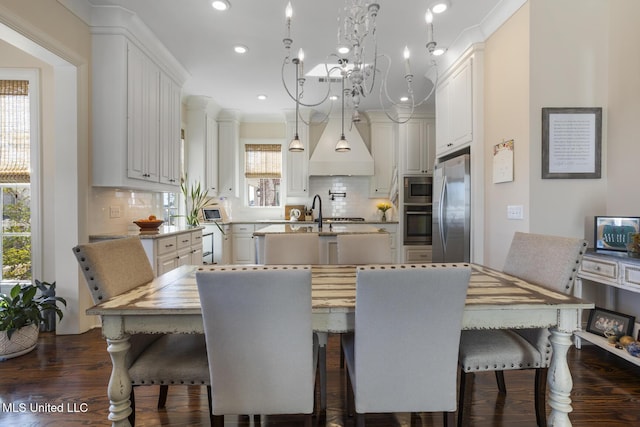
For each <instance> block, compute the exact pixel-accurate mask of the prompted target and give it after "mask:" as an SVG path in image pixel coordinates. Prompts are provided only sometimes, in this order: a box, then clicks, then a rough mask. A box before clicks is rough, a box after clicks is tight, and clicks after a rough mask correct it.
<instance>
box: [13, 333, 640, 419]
mask: <svg viewBox="0 0 640 427" xmlns="http://www.w3.org/2000/svg"><path fill="white" fill-rule="evenodd" d="M338 351H339V349H338V341H337V339H336V337H331V339H330V341H329V355H328V375H329V390H328V410H327V416H326V420H317V419H316V420H315V422H316V424H319V425H326V426H332V427H338V426H345V425H349V426H351V425H353V421H352V420H350V419H349V420H346V421H345V416H344V403H343V402H344V400H343V396H344V376H343V371H342V370H341V369H340V368H339V366H338V360H339V358H338V355H339V353H338ZM568 357H569V364H570V368H571V372H572V374H573V382H574V391H573V409H574V411H573V413H572V414H571V420H572V422H573V425H574V426H576V427H580V426H606V427H618V426H619V427H629V426H640V368H638V367H636V366H635V365H631V364H629V363H628V362H625V361H623V360H621V359H619V358H616V357H615V356H612V355H609V354H608V353H606V352H604V351H603V350H600V349H598V348H593V347H586V348H583V349H582V350H576V349H572V350H570V352H569V356H568ZM427 368H428V367H425V369H427ZM433 368H434V369H437V367H433ZM110 370H111V363H110V360H109V357H108V354H107V352H106V345H105V342H104V341H103V340H102V338H101V337H100V331H99V330H93V331H90V332H87V333H85V334H82V335H71V336H55V335H54V334H53V333H43V334H41V337H40V343H39V345H38V347H37V349H36V350H34V351H33V352H31V353H30V354H28V355H25V356H22V357H19V358H16V359H11V360H7V361H5V362H0V426H34V427H36V426H38V427H42V426H65V427H67V426H92V425H102V426H104V425H109V423H108V422H107V408H108V400H107V398H106V385H107V382H108V379H109V374H110ZM506 381H507V388H508V393H507V395H506V396H500V395H499V394H498V393H497V390H496V386H495V380H494V376H493V374H490V373H489V374H480V375H476V380H475V387H474V389H473V396H472V404H471V407H470V408H468V409H467V414H468V418H467V417H465V418H467V419H466V420H465V423H464V424H465V425H466V426H478V427H511V426H514V427H528V426H535V415H534V413H533V395H532V390H533V375H532V373H531V372H525V371H520V372H507V373H506ZM136 390H137V392H136V406H137V412H136V414H137V415H136V425H137V426H138V427H144V426H200V425H202V426H207V425H209V419H208V415H207V403H206V395H207V393H206V389H205V388H203V387H185V386H174V387H170V389H169V399H168V401H167V408H166V409H164V410H160V411H158V410H157V409H156V398H157V392H158V389H157V388H156V387H138V388H137V389H136ZM35 405H40V406H35ZM61 405H62V408H63V410H64V412H63V413H58V412H53V410H54V409H58V408H59V407H60V406H61ZM11 407H13V410H14V411H15V412H11ZM419 418H420V420H421V423H420V422H418V424H417V425H421V426H440V425H442V424H441V417H440V415H437V416H432V415H430V414H420V417H419ZM227 423H228V425H230V426H249V424H250V422H249V421H248V419H239V420H238V419H231V420H227ZM263 425H264V426H296V425H302V423H301V422H300V421H299V419H297V418H295V417H269V418H266V417H265V419H264V420H263ZM367 425H370V426H375V427H382V426H409V417H408V416H407V415H406V414H396V415H371V416H368V417H367ZM414 425H416V424H415V423H414Z"/></svg>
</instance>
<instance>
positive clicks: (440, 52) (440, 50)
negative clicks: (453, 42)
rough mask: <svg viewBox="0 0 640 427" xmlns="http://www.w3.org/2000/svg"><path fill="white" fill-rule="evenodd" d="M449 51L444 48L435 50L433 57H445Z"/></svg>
mask: <svg viewBox="0 0 640 427" xmlns="http://www.w3.org/2000/svg"><path fill="white" fill-rule="evenodd" d="M446 51H447V49H445V48H443V47H437V48H435V49H434V50H433V53H432V54H433V56H440V55H443V54H444V53H445V52H446Z"/></svg>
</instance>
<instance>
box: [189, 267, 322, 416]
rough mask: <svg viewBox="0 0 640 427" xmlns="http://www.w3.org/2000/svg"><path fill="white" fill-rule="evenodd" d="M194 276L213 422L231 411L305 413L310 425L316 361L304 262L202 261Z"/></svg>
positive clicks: (244, 412)
mask: <svg viewBox="0 0 640 427" xmlns="http://www.w3.org/2000/svg"><path fill="white" fill-rule="evenodd" d="M196 281H197V283H198V293H199V294H200V302H201V304H202V318H203V322H204V331H205V337H206V341H207V351H208V356H209V366H210V367H211V369H210V372H211V386H212V387H213V390H214V393H213V398H212V411H213V412H212V413H213V425H214V426H220V427H221V426H223V425H224V416H225V415H231V414H254V415H258V414H260V415H270V414H305V415H306V416H305V425H307V426H310V425H311V420H312V419H311V415H312V413H313V410H314V395H315V370H316V365H317V342H316V340H315V339H314V334H313V329H312V326H311V267H309V266H293V265H288V266H219V267H206V268H202V269H200V270H199V271H198V272H196Z"/></svg>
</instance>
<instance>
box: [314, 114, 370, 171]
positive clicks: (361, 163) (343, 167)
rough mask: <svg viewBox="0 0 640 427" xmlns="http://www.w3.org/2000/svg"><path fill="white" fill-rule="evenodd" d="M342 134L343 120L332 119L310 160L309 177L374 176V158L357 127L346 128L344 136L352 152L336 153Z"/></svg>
mask: <svg viewBox="0 0 640 427" xmlns="http://www.w3.org/2000/svg"><path fill="white" fill-rule="evenodd" d="M350 127H351V129H349V128H350ZM341 133H342V122H341V118H340V117H331V118H330V119H329V122H328V123H327V126H326V127H325V128H324V131H323V132H322V135H321V136H320V139H319V140H318V144H317V145H316V148H315V150H313V154H311V159H309V175H315V176H329V175H373V157H371V153H369V150H368V149H367V146H366V145H365V143H364V141H363V140H362V137H361V136H360V133H359V132H358V129H357V128H356V126H355V125H351V123H345V126H344V136H345V138H346V139H347V141H348V142H349V145H350V146H351V151H348V152H343V153H338V152H336V151H335V147H336V143H337V142H338V139H340V135H341Z"/></svg>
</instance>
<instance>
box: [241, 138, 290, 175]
mask: <svg viewBox="0 0 640 427" xmlns="http://www.w3.org/2000/svg"><path fill="white" fill-rule="evenodd" d="M244 148H245V152H244V176H246V177H247V178H281V177H282V146H281V145H280V144H245V146H244Z"/></svg>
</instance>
